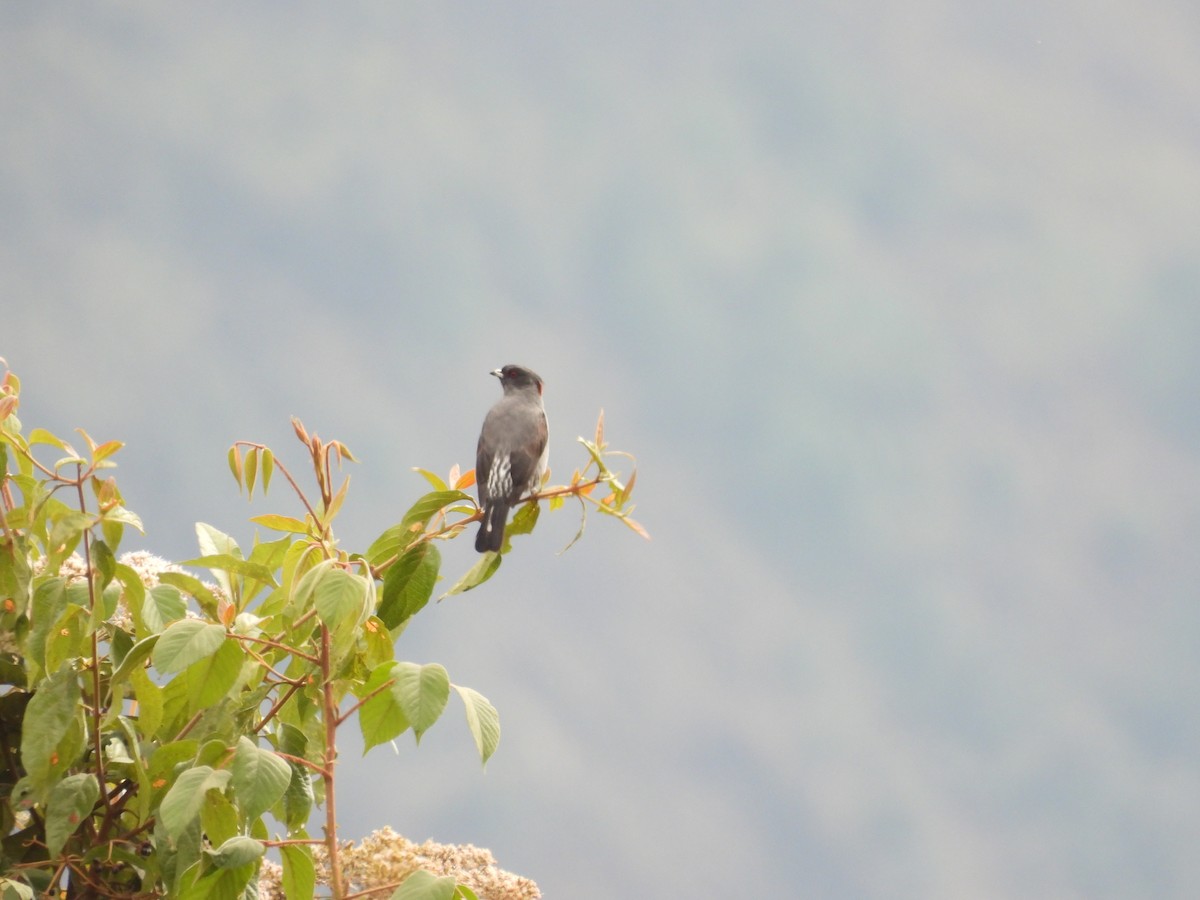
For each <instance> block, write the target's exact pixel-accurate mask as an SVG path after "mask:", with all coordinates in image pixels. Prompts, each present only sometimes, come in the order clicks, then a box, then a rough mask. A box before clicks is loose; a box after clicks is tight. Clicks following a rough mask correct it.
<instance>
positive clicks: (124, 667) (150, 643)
mask: <svg viewBox="0 0 1200 900" xmlns="http://www.w3.org/2000/svg"><path fill="white" fill-rule="evenodd" d="M157 643H158V635H157V634H152V635H150V637H147V638H142V639H141V640H140V641H138V642H137V643H136V644H134V645H133V647H132V648H130V650H129V652H128V653H126V654H125V658H124V659H122V660H121V664H120V665H119V666H117V668H116V669H114V670H113V673H112V683H113V684H114V685H117V684H120V683H121V682H122V681H124V680H125V679H126V678H129V677H130V676H131V675H132V673H133V671H134V670H135V669H141V668H143V667H144V666H145V663H146V660H148V659H149V658H150V653H151V652H152V651H153V650H154V645H155V644H157Z"/></svg>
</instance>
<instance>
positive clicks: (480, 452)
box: [475, 366, 549, 553]
mask: <svg viewBox="0 0 1200 900" xmlns="http://www.w3.org/2000/svg"><path fill="white" fill-rule="evenodd" d="M492 374H493V375H495V376H496V377H497V378H499V379H500V386H501V387H502V388H504V396H503V397H501V398H500V399H499V400H498V401H496V405H495V406H493V407H492V408H491V409H490V410H489V411H488V414H487V418H485V419H484V420H483V430H482V431H481V432H480V433H479V446H478V447H477V448H476V451H475V482H476V484H477V486H478V488H479V505H480V506H481V507H482V508H483V521H482V522H481V523H480V525H479V533H478V534H477V535H476V536H475V549H476V550H478V551H479V552H480V553H486V552H487V551H489V550H497V551H498V550H499V549H500V548H501V547H502V546H503V545H504V526H505V525H506V524H507V523H508V511H509V510H510V509H511V508H512V507H513V506H514V505H516V503H517V501H518V500H520V499H521V498H522V497H524V496H525V495H526V494H529V493H532V492H533V491H534V490H536V489H537V487H538V485H539V484H541V481H542V474H543V473H544V472H545V471H546V457H547V455H548V452H549V445H548V442H547V438H548V436H549V431H548V430H547V427H546V408H545V407H544V406H543V405H542V379H541V378H540V377H539V376H538V375H537V373H535V372H532V371H530V370H529V369H526V368H523V367H521V366H505V367H504V368H503V369H496V370H495V371H494V372H492Z"/></svg>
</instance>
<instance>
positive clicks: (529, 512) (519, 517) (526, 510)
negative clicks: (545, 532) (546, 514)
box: [504, 503, 542, 539]
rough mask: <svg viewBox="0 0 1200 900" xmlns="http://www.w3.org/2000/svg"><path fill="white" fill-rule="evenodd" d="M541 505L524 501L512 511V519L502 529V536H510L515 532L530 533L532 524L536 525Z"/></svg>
mask: <svg viewBox="0 0 1200 900" xmlns="http://www.w3.org/2000/svg"><path fill="white" fill-rule="evenodd" d="M541 511H542V507H541V505H540V504H537V503H526V504H524V505H523V506H522V507H521V508H520V509H518V510H517V511H516V512H515V513H513V517H512V521H511V522H509V523H508V527H507V528H505V529H504V537H505V538H506V539H507V538H511V537H512V536H513V535H517V534H531V533H532V532H533V529H534V526H536V525H537V520H538V515H539V514H540V513H541Z"/></svg>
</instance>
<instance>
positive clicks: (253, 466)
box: [246, 447, 258, 500]
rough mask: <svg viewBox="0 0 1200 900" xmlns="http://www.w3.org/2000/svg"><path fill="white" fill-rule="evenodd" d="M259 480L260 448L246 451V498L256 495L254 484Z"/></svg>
mask: <svg viewBox="0 0 1200 900" xmlns="http://www.w3.org/2000/svg"><path fill="white" fill-rule="evenodd" d="M257 481H258V448H257V447H251V448H250V449H249V450H248V451H247V452H246V499H247V500H249V499H250V498H251V497H253V496H254V485H255V483H256V482H257Z"/></svg>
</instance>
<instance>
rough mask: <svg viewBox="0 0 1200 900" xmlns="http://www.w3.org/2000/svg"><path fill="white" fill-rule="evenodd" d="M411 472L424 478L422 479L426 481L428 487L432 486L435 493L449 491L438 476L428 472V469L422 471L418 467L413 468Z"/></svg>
mask: <svg viewBox="0 0 1200 900" xmlns="http://www.w3.org/2000/svg"><path fill="white" fill-rule="evenodd" d="M413 471H414V472H419V473H420V474H421V475H422V477H424V479H425V480H426V481H428V482H429V483H430V485H432V487H433V489H434V490H435V491H446V490H449V488H448V487H447V486H446V482H444V481H442V478H441V476H440V475H436V474H434V473H433V472H430V471H429V470H428V469H422V468H421V467H420V466H414V467H413Z"/></svg>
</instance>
